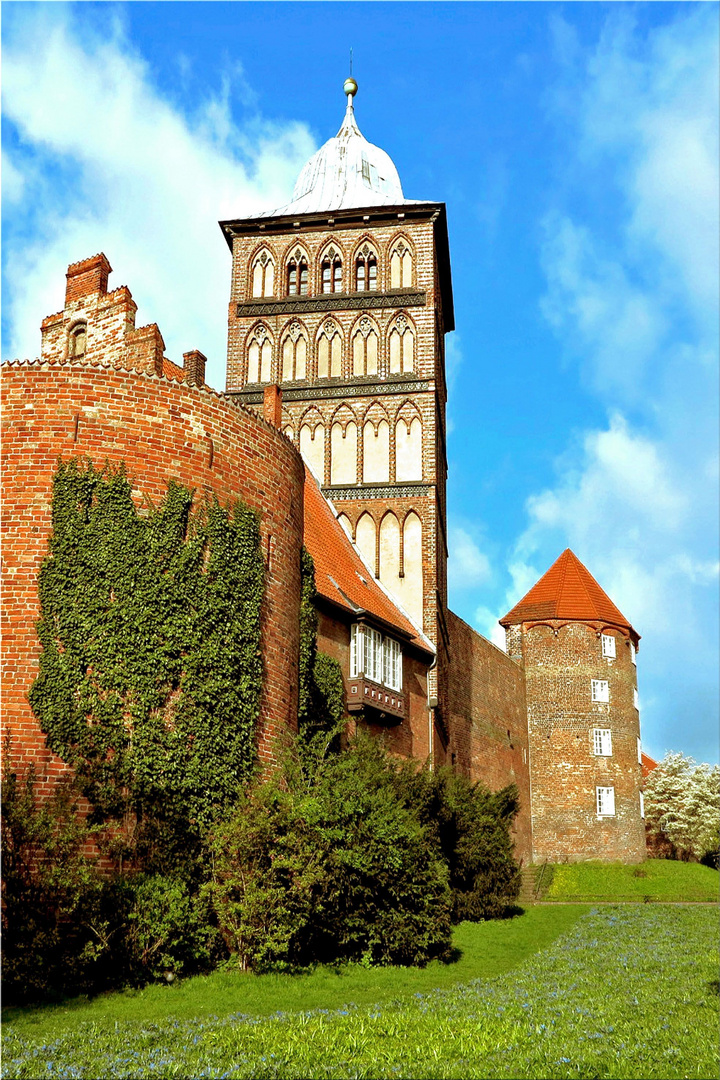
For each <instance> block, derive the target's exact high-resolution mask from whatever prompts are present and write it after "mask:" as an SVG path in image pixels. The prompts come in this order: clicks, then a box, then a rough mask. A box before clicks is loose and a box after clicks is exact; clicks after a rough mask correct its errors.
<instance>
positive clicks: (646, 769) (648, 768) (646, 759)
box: [640, 751, 657, 780]
mask: <svg viewBox="0 0 720 1080" xmlns="http://www.w3.org/2000/svg"><path fill="white" fill-rule="evenodd" d="M640 758H641V761H642V774H643V780H644V779H645V777H646V776H649V775H650V773H651V772H652V771H653V769H657V761H655V760H654V759H653V758H651V757H650V755H649V754H646V753H644V751H641V752H640Z"/></svg>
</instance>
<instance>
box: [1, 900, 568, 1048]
mask: <svg viewBox="0 0 720 1080" xmlns="http://www.w3.org/2000/svg"><path fill="white" fill-rule="evenodd" d="M588 910H589V907H588V906H587V905H585V906H581V905H577V906H575V905H573V906H569V907H562V908H543V907H533V908H529V909H528V910H527V911H526V912H525V913H524V914H523V915H518V916H516V917H515V918H512V919H495V920H492V921H490V922H485V923H461V925H460V926H458V927H456V928H455V931H454V933H453V946H454V948H455V950H456V955H457V954H459V955H457V958H456V959H455V960H454V962H453V963H450V964H441V963H439V962H437V961H434V962H433V963H431V964H428V966H427V967H425V968H393V967H387V968H365V967H362V966H361V965H360V964H348V965H344V966H342V967H337V968H328V967H320V968H316V969H315V970H314V971H312V972H310V973H308V974H306V975H250V974H243V973H242V972H238V971H222V972H215V974H213V975H208V976H205V977H197V978H194V979H185V980H182V981H181V982H180V983H178V984H177V985H175V986H165V985H164V984H163V985H154V986H147V987H145V989H143V990H128V991H124V992H121V993H116V994H103V995H101V996H100V997H97V998H95V999H94V1000H92V1001H87V1000H85V999H82V998H81V999H75V1000H73V1001H67V1002H64V1003H63V1004H61V1005H55V1006H41V1007H38V1008H22V1009H20V1008H18V1009H4V1010H3V1025H4V1026H5V1030H6V1031H8V1030H12V1031H13V1032H16V1033H18V1034H22V1035H26V1036H28V1037H31V1038H34V1039H41V1040H47V1039H54V1038H56V1037H57V1036H58V1035H60V1034H62V1033H63V1032H64V1031H67V1030H70V1029H72V1028H75V1027H77V1025H78V1024H81V1023H98V1024H102V1023H103V1022H105V1021H106V1020H107V1018H108V1016H112V1018H113V1022H114V1021H115V1020H117V1021H122V1022H123V1023H124V1022H126V1021H127V1022H134V1021H143V1022H152V1023H160V1022H162V1021H163V1020H165V1019H166V1018H167V1017H168V1016H173V1017H176V1018H177V1019H192V1018H195V1017H203V1016H216V1017H224V1016H229V1015H230V1014H231V1013H238V1012H241V1013H251V1014H252V1015H253V1016H270V1015H271V1014H272V1013H275V1012H277V1011H278V1010H280V1011H283V1012H289V1011H301V1010H309V1009H336V1008H339V1007H340V1006H342V1005H344V1004H346V1003H348V1002H353V1003H354V1004H356V1005H373V1004H376V1003H383V1002H386V1001H391V1000H393V999H394V998H400V997H403V996H407V997H409V996H411V995H412V994H413V993H417V992H421V993H427V992H428V991H430V990H434V989H445V988H448V987H451V986H453V985H455V984H457V983H466V982H470V981H471V980H472V979H480V978H491V977H492V976H494V975H501V974H504V973H505V972H507V971H510V970H511V969H512V968H513V967H516V966H517V965H518V964H520V963H522V961H523V960H526V959H527V958H528V957H529V956H531V955H532V954H533V953H535V952H538V951H539V950H540V949H545V948H547V947H548V946H549V945H552V943H553V942H554V941H555V940H556V939H557V938H558V937H560V935H561V934H564V933H565V932H566V931H567V930H569V929H570V927H571V926H572V925H573V924H574V923H575V922H576V921H577V920H578V919H579V917H580V916H581V915H582V914H584V913H585V912H586V911H588Z"/></svg>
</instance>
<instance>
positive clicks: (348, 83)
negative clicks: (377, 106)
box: [343, 76, 357, 95]
mask: <svg viewBox="0 0 720 1080" xmlns="http://www.w3.org/2000/svg"><path fill="white" fill-rule="evenodd" d="M343 92H344V93H346V94H353V95H355V94H357V83H356V82H355V80H354V79H353V78H352V76H351V77H350V78H349V79H346V80H345V84H344V86H343Z"/></svg>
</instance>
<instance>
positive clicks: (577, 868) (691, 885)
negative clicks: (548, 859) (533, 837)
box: [543, 859, 720, 903]
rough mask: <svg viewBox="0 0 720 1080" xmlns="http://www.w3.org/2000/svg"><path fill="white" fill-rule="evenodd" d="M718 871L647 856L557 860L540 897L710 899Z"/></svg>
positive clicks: (718, 880) (718, 883) (714, 898)
mask: <svg viewBox="0 0 720 1080" xmlns="http://www.w3.org/2000/svg"><path fill="white" fill-rule="evenodd" d="M719 889H720V874H719V873H718V871H717V870H713V869H711V868H710V867H709V866H701V865H700V863H683V862H673V861H672V860H670V859H647V860H646V862H644V863H641V864H639V865H638V866H625V865H623V864H621V863H601V862H585V863H560V864H556V865H555V866H554V867H553V874H552V881H551V882H550V886H549V888H548V890H547V892H546V893H545V895H544V896H543V899H544V900H572V901H584V902H588V901H589V902H592V901H594V900H609V901H639V902H642V901H644V900H645V898H646V897H649V899H650V900H651V901H656V900H664V901H675V902H678V901H682V902H688V901H694V902H697V901H706V902H707V901H710V902H713V901H714V902H715V903H717V901H718V899H719Z"/></svg>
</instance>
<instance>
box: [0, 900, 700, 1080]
mask: <svg viewBox="0 0 720 1080" xmlns="http://www.w3.org/2000/svg"><path fill="white" fill-rule="evenodd" d="M546 910H547V909H546ZM550 910H552V911H557V910H558V909H550ZM527 917H528V916H523V917H522V918H521V919H520V920H519V922H523V920H524V919H525V918H527ZM486 925H487V924H486ZM473 929H476V930H482V929H483V927H482V926H481V927H475V928H473ZM717 930H718V920H717V913H716V912H715V911H714V910H713V909H710V908H686V907H672V906H669V905H667V906H666V905H658V906H635V905H627V906H624V907H620V906H618V907H602V908H599V909H595V910H592V911H590V912H588V913H586V914H584V915H582V916H581V917H580V918H579V919H577V920H576V921H575V923H574V924H573V925H572V926H570V928H569V929H568V930H567V932H566V933H565V934H563V935H562V936H561V937H560V938H557V939H556V940H555V941H554V943H553V944H551V945H550V946H549V947H548V948H546V949H544V950H543V951H541V952H537V953H535V954H534V955H531V956H529V957H528V958H527V959H525V960H524V962H522V963H521V964H520V965H519V966H516V967H514V968H512V969H511V970H510V971H506V972H505V973H504V974H499V975H496V976H495V977H493V978H485V979H480V980H475V981H474V982H471V983H469V984H467V985H463V986H457V985H456V986H454V987H453V988H452V989H447V990H433V991H430V992H423V991H414V992H410V993H409V994H407V995H406V996H405V997H404V999H403V1000H396V1001H388V1002H386V1003H376V1004H374V1005H372V1006H369V1007H368V1006H360V1005H359V1004H358V1003H357V1002H356V1003H355V1004H352V1005H351V1004H348V1005H346V1006H345V1007H343V1008H335V1009H333V1010H332V1011H329V1010H327V1009H320V1010H315V1011H313V1012H310V1013H308V1012H303V1013H299V1014H298V1013H281V1014H278V1015H275V1016H272V1017H258V1016H249V1015H246V1014H234V1015H229V1016H228V1015H225V1016H223V1017H222V1018H219V1019H218V1018H213V1017H200V1018H197V1019H192V1020H191V1019H179V1018H174V1019H171V1018H167V1019H164V1020H162V1021H161V1022H159V1023H158V1022H152V1021H150V1020H149V1019H148V1020H146V1021H134V1022H131V1021H128V1020H126V1019H118V1014H117V1012H116V1010H115V1008H114V1007H113V1008H111V1009H109V1010H108V1012H107V1014H106V1015H105V1017H103V1018H102V1019H101V1018H100V1017H97V1018H96V1019H94V1020H93V1021H91V1022H88V1021H85V1022H82V1023H79V1024H77V1025H75V1026H74V1027H72V1028H70V1029H69V1030H67V1031H66V1032H65V1033H64V1034H61V1035H59V1036H57V1037H55V1038H52V1039H50V1038H49V1037H48V1036H47V1035H45V1036H40V1037H30V1036H29V1035H28V1034H27V1033H25V1034H23V1033H21V1030H20V1027H19V1026H18V1024H16V1023H13V1024H11V1025H9V1030H8V1033H7V1034H6V1037H5V1047H4V1059H3V1060H4V1064H3V1075H4V1076H5V1077H7V1078H8V1080H10V1078H14V1077H29V1078H30V1077H38V1076H44V1077H47V1076H65V1077H78V1078H86V1077H97V1076H107V1077H130V1076H132V1077H198V1078H200V1077H300V1076H306V1077H312V1078H315V1077H317V1078H320V1077H322V1078H325V1077H327V1078H331V1077H338V1078H339V1077H357V1078H361V1077H362V1078H364V1077H378V1078H385V1077H410V1076H412V1077H417V1078H418V1080H425V1078H436V1077H437V1078H445V1077H447V1078H455V1077H457V1078H461V1077H497V1078H504V1077H527V1078H528V1080H531V1078H535V1077H538V1078H544V1077H547V1078H555V1077H557V1078H565V1077H574V1078H577V1077H581V1078H583V1077H588V1078H590V1077H607V1078H624V1080H631V1078H635V1077H643V1078H645V1077H647V1078H648V1080H651V1078H656V1077H657V1078H675V1077H695V1078H707V1077H712V1076H716V1075H717V1073H718V1064H719V1063H718V1039H717V1030H718V1027H717V1025H718V980H717ZM369 974H370V977H371V978H374V977H375V973H369ZM107 1000H108V1004H110V1003H111V1001H113V1000H115V999H107ZM338 1004H339V1002H338Z"/></svg>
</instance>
